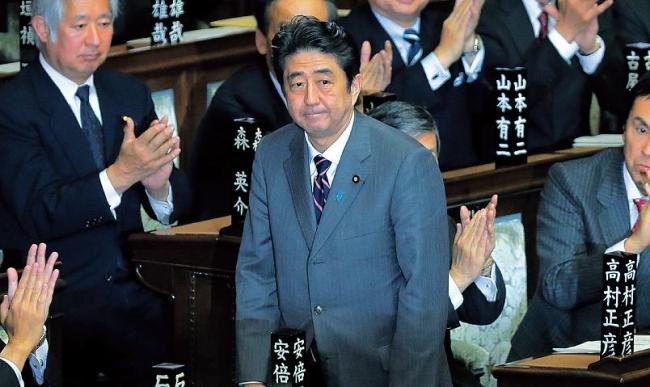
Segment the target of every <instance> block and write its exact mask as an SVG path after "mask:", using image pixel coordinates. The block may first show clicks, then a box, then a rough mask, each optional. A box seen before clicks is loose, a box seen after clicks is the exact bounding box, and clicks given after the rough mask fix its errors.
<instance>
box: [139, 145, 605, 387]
mask: <svg viewBox="0 0 650 387" xmlns="http://www.w3.org/2000/svg"><path fill="white" fill-rule="evenodd" d="M593 153H594V150H580V151H577V152H576V151H571V152H556V153H554V154H546V155H539V156H536V157H531V159H530V162H529V164H527V165H525V166H519V167H511V168H508V169H507V170H506V169H503V170H495V169H494V166H493V165H485V166H477V167H472V168H467V169H464V170H459V171H452V172H448V173H445V174H444V178H445V185H446V187H447V190H448V192H449V194H448V197H447V199H448V204H449V211H450V213H451V214H454V215H455V214H457V213H458V207H459V206H460V205H463V204H465V205H468V206H470V207H472V208H479V207H482V206H484V205H485V203H486V202H487V200H489V197H490V195H491V194H492V193H498V194H500V195H501V197H500V200H499V208H498V212H499V214H500V215H506V214H512V213H521V214H522V219H523V222H524V227H525V230H526V235H527V244H529V243H530V241H528V239H532V241H534V228H533V229H531V228H530V227H534V219H535V215H536V213H537V202H538V200H539V193H540V190H541V188H542V187H543V184H544V180H545V178H546V173H547V171H548V168H549V167H550V166H551V165H552V164H553V163H554V162H557V161H564V160H568V159H572V158H576V157H584V156H588V155H591V154H593ZM187 227H189V226H185V228H187ZM217 228H218V227H215V226H211V225H209V226H207V230H206V227H205V226H204V227H196V228H195V230H199V231H200V232H206V231H208V232H209V231H212V234H205V233H203V234H198V233H197V232H199V231H196V232H195V231H188V230H187V229H184V230H182V231H183V233H177V234H174V233H171V234H169V232H168V234H167V235H156V234H136V235H132V236H131V237H130V238H129V248H130V251H131V255H132V259H133V261H134V263H135V264H136V267H137V270H138V273H139V274H140V276H141V278H142V279H143V281H145V282H146V283H147V284H148V285H149V286H150V287H151V288H152V289H155V290H157V291H159V292H162V293H165V294H168V295H170V297H173V299H174V305H175V306H174V324H175V333H174V345H175V356H176V358H175V359H173V360H174V361H176V362H179V363H182V364H186V365H187V366H188V373H189V378H188V383H189V385H191V386H215V385H216V386H229V385H234V384H233V377H234V316H235V305H234V301H235V281H234V272H235V266H236V261H237V251H238V248H239V238H237V237H220V236H218V235H217V233H216V231H217ZM531 233H533V235H530V234H531ZM532 251H534V249H532ZM527 259H528V266H529V271H532V272H531V273H529V278H530V279H531V281H530V282H532V284H529V288H530V287H532V288H533V289H534V282H535V279H536V278H537V273H536V270H537V269H536V268H537V266H536V259H535V258H534V254H533V255H528V257H527ZM546 385H548V384H546Z"/></svg>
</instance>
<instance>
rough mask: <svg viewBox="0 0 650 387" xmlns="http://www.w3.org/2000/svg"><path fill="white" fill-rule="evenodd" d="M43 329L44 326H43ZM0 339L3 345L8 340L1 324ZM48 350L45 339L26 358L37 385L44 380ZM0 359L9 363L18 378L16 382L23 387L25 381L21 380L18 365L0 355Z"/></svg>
mask: <svg viewBox="0 0 650 387" xmlns="http://www.w3.org/2000/svg"><path fill="white" fill-rule="evenodd" d="M43 329H46V328H45V327H43ZM0 340H2V342H3V343H4V344H5V345H6V344H7V343H8V342H9V336H7V332H6V331H5V330H4V328H3V327H2V326H0ZM49 350H50V347H49V345H48V343H47V340H45V341H44V342H43V344H42V345H41V346H40V347H38V348H37V349H36V350H35V351H34V352H32V353H30V354H29V358H28V359H27V360H28V361H29V366H30V368H31V369H32V375H33V376H34V381H35V382H36V383H38V384H39V385H41V384H43V383H44V382H45V368H47V353H48V351H49ZM0 361H4V362H5V363H7V364H9V367H11V369H12V370H13V371H14V373H15V374H16V378H17V379H18V384H20V387H24V386H25V382H24V381H23V377H22V375H21V373H20V370H19V369H18V366H16V365H15V364H14V363H12V362H11V361H10V360H8V359H5V358H3V357H1V356H0Z"/></svg>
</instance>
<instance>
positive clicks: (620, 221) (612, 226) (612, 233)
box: [596, 151, 630, 246]
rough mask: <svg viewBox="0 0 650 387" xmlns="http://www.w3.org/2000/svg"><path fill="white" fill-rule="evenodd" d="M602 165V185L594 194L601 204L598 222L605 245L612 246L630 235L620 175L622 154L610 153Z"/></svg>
mask: <svg viewBox="0 0 650 387" xmlns="http://www.w3.org/2000/svg"><path fill="white" fill-rule="evenodd" d="M602 165H603V174H602V184H600V185H599V187H598V192H597V193H596V197H597V198H598V201H599V202H600V203H601V204H602V207H601V209H600V212H599V213H598V222H599V224H600V228H601V231H602V233H603V238H604V240H605V243H606V245H607V246H612V245H613V244H615V243H617V242H618V241H620V240H622V239H623V238H625V237H627V236H628V235H629V233H630V215H629V214H630V210H629V207H628V204H627V193H626V190H625V183H624V181H623V174H622V168H623V155H622V152H621V151H612V152H611V153H610V155H609V157H608V158H607V159H605V160H604V161H603V163H602Z"/></svg>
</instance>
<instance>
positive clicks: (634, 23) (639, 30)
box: [614, 0, 650, 43]
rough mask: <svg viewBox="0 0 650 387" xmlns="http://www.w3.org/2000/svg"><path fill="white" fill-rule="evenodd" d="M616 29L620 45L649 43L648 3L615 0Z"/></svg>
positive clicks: (649, 7)
mask: <svg viewBox="0 0 650 387" xmlns="http://www.w3.org/2000/svg"><path fill="white" fill-rule="evenodd" d="M614 13H615V14H616V23H617V24H616V27H617V31H618V35H619V39H620V40H621V42H622V43H638V42H644V43H650V19H648V15H650V2H648V1H646V0H616V1H615V2H614Z"/></svg>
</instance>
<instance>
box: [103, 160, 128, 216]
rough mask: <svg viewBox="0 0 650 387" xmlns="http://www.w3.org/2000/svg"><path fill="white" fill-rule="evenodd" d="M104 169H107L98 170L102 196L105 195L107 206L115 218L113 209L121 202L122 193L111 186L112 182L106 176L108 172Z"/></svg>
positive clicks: (115, 214)
mask: <svg viewBox="0 0 650 387" xmlns="http://www.w3.org/2000/svg"><path fill="white" fill-rule="evenodd" d="M106 171H107V170H106V169H104V170H103V171H101V172H99V182H100V183H101V184H102V189H103V190H104V196H106V201H107V202H108V206H109V207H110V209H111V212H112V213H113V217H114V218H115V219H117V213H116V212H115V209H116V208H117V207H119V206H120V203H122V195H120V194H119V193H117V191H116V190H115V188H114V187H113V184H111V180H110V179H109V178H108V173H107V172H106Z"/></svg>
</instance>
